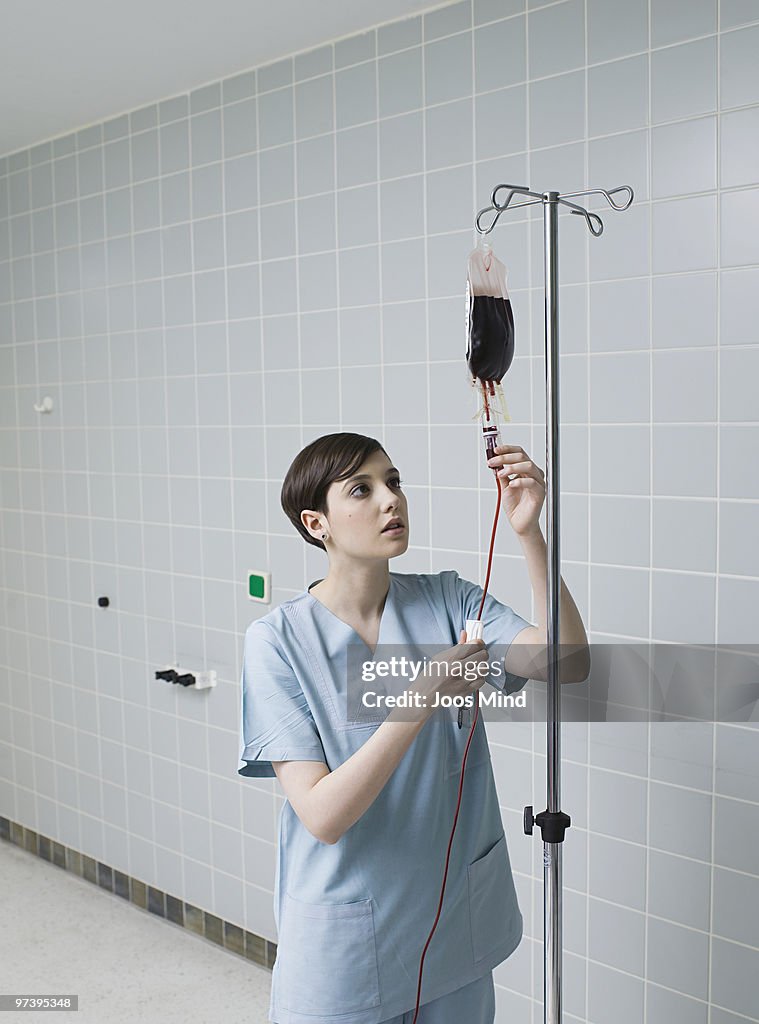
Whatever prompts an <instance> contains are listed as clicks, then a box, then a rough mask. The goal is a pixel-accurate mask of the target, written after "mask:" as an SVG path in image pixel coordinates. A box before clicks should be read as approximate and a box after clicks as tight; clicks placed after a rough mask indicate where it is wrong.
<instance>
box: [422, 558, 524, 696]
mask: <svg viewBox="0 0 759 1024" xmlns="http://www.w3.org/2000/svg"><path fill="white" fill-rule="evenodd" d="M440 575H441V578H442V580H443V587H444V590H445V592H446V601H448V602H450V605H451V606H452V608H453V610H454V621H455V622H460V623H461V628H462V629H463V628H464V626H465V625H466V620H467V619H476V618H477V613H478V611H479V609H480V602H481V601H482V587H481V586H480V585H479V584H478V583H471V582H470V581H469V580H465V579H462V578H461V577H460V576H459V574H458V573H457V572H456V571H455V569H451V570H448V571H446V572H443V573H441V574H440ZM481 621H482V635H483V639H484V640H485V643H486V644H487V647H488V649H490V648H493V647H496V646H498V647H500V646H505V648H506V650H505V651H504V652H503V654H504V656H505V655H506V653H507V651H508V648H509V647H510V646H511V642H512V640H513V639H514V637H515V636H516V635H517V634H518V633H521V631H522V630H523V629H527V628H528V627H530V626H531V625H532V623H531V622H528V621H527V620H526V619H523V618H522V616H521V615H517V613H516V612H515V611H513V610H512V609H511V608H509V606H508V605H505V604H502V603H501V602H500V601H499V600H498V599H497V598H495V597H493V595H492V594H491V593H490V592H488V594H487V597H486V598H485V604H484V605H483V607H482V616H481ZM498 653H499V654H500V651H499V652H498ZM488 682H489V683H490V684H491V685H492V686H494V687H495V688H496V690H500V691H501V692H502V693H516V692H517V690H521V689H522V687H523V686H524V685H525V683H527V682H528V680H527V679H525V678H523V677H522V676H516V675H514V674H513V673H512V672H508V671H506V669H505V667H504V666H503V665H501V671H500V674H495V673H494V672H491V674H490V676H489V677H488Z"/></svg>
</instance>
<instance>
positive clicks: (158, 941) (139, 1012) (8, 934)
mask: <svg viewBox="0 0 759 1024" xmlns="http://www.w3.org/2000/svg"><path fill="white" fill-rule="evenodd" d="M270 990H271V972H270V971H267V970H266V969H265V968H263V967H258V965H257V964H254V963H251V962H250V961H247V960H244V959H243V958H242V957H239V956H236V955H235V954H233V953H229V952H226V951H225V950H223V949H220V948H219V947H218V946H215V945H214V944H213V943H212V942H209V941H208V940H207V939H202V938H200V936H198V935H195V934H194V933H193V932H190V931H187V930H186V929H184V928H180V927H179V926H178V925H175V924H172V923H171V922H169V921H166V920H164V919H162V918H158V917H156V916H155V915H154V914H150V913H148V912H147V911H146V910H141V909H139V908H138V907H135V906H134V905H133V904H130V903H127V902H126V901H125V900H123V899H120V898H119V897H118V896H114V895H113V893H109V892H106V891H105V890H103V889H99V888H98V887H97V886H95V885H93V884H92V883H91V882H87V881H85V880H84V879H83V878H77V876H76V875H73V874H71V872H68V871H63V870H62V869H61V868H58V867H55V865H53V864H50V863H49V862H48V861H46V860H43V859H42V858H40V857H36V856H34V855H33V854H31V853H28V852H27V851H25V850H22V849H20V848H19V847H17V846H14V845H12V844H11V843H8V842H5V841H2V842H0V994H11V993H13V994H22V993H23V994H34V993H39V994H45V995H54V994H67V995H68V994H77V995H78V996H79V1012H78V1013H77V1014H76V1015H75V1016H73V1015H71V1014H65V1012H64V1013H61V1015H60V1016H58V1014H57V1012H56V1013H55V1014H53V1011H49V1010H48V1011H34V1012H33V1011H23V1012H13V1011H11V1012H10V1013H9V1014H8V1018H7V1024H11V1021H13V1020H18V1021H20V1022H23V1024H34V1022H37V1021H39V1022H40V1024H52V1022H53V1021H56V1020H62V1019H63V1020H66V1019H68V1020H72V1017H73V1020H74V1021H76V1024H102V1022H103V1021H106V1020H107V1021H108V1024H127V1022H130V1024H131V1022H133V1021H135V1022H136V1021H140V1022H141V1024H179V1022H180V1021H181V1022H182V1024H227V1022H236V1021H244V1022H245V1024H268V1022H269V1017H268V1010H269V993H270ZM3 1017H5V1014H3ZM4 1024H6V1022H5V1021H4Z"/></svg>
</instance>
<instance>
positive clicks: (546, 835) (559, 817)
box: [524, 805, 571, 843]
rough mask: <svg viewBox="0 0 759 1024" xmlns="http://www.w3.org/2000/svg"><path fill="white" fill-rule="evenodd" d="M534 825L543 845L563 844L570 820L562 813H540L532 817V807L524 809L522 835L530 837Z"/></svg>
mask: <svg viewBox="0 0 759 1024" xmlns="http://www.w3.org/2000/svg"><path fill="white" fill-rule="evenodd" d="M533 824H536V825H537V826H538V827H539V828H540V830H541V834H542V836H543V842H544V843H563V842H564V833H565V832H566V830H567V829H568V828H569V827H570V824H571V818H570V817H569V815H568V814H565V813H564V812H563V811H548V810H546V811H541V812H540V814H536V815H535V817H533V815H532V805H530V806H528V807H525V809H524V834H525V835H526V836H531V835H532V826H533Z"/></svg>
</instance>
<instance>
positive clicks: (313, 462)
mask: <svg viewBox="0 0 759 1024" xmlns="http://www.w3.org/2000/svg"><path fill="white" fill-rule="evenodd" d="M376 451H383V452H385V449H384V448H383V447H382V445H381V444H380V443H379V441H378V440H377V439H376V438H374V437H366V436H365V435H364V434H350V433H345V432H344V433H339V434H325V435H324V436H323V437H317V439H316V440H315V441H312V442H311V444H309V445H306V447H305V448H304V449H303V450H302V451H300V452H298V454H297V455H296V456H295V458H294V459H293V462H292V465H291V466H290V468H289V469H288V471H287V473H286V475H285V479H284V482H283V483H282V492H281V495H280V503H281V505H282V508H283V509H284V512H285V515H286V516H287V518H288V519H289V520H290V522H291V523H292V524H293V526H294V527H295V529H296V530H297V531H298V533H299V534H300V535H301V537H302V538H303V539H304V540H305V542H306V543H307V544H313V545H314V546H315V547H317V548H321V549H322V550H323V551H326V550H327V548H326V545H325V544H324V542H323V541H321V540H319V539H317V538H316V537H312V536H311V534H310V533H309V532H308V530H307V529H306V527H305V526H304V525H303V523H302V522H301V518H300V514H301V512H302V511H303V510H304V509H311V510H312V511H314V512H323V513H324V515H329V512H328V509H327V491H328V490H329V486H330V484H331V483H333V482H334V481H335V480H346V479H347V478H348V477H350V476H353V474H354V473H355V472H356V471H357V469H358V468H359V466H361V465H363V463H364V462H365V461H366V460H367V459H368V458H369V456H370V455H373V454H374V452H376ZM385 455H387V452H385ZM389 457H390V456H388V458H389Z"/></svg>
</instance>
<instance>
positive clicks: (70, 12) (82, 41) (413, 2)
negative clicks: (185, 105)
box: [0, 0, 450, 156]
mask: <svg viewBox="0 0 759 1024" xmlns="http://www.w3.org/2000/svg"><path fill="white" fill-rule="evenodd" d="M447 2H450V0H447ZM441 6H444V4H443V3H441V2H440V0H437V2H435V0H379V2H378V0H213V2H212V3H195V4H193V3H192V2H189V3H188V0H129V2H126V3H125V2H123V0H2V31H0V156H2V155H5V154H8V153H15V152H16V151H17V150H21V149H26V148H28V147H29V146H33V145H36V144H37V143H40V142H44V141H46V140H48V139H51V138H55V137H57V136H59V135H66V134H68V133H69V132H71V131H74V130H76V129H79V128H84V127H86V126H87V125H90V124H97V123H98V122H100V121H104V120H107V119H108V118H111V117H115V116H116V115H118V114H123V113H125V112H126V111H129V110H135V109H137V108H139V107H142V106H144V105H146V104H148V103H152V102H155V101H157V100H162V99H166V98H167V97H169V96H176V95H179V94H180V93H185V92H189V91H190V90H192V89H195V88H197V87H198V86H200V85H204V84H206V83H207V82H214V81H218V80H219V79H220V78H226V77H228V76H229V75H233V74H236V73H237V72H238V71H244V70H246V69H249V68H253V67H256V66H258V65H259V64H268V63H270V62H271V61H274V60H277V59H278V58H280V57H285V56H288V55H290V54H293V53H299V52H301V51H303V50H310V49H312V48H313V47H315V46H319V45H320V44H322V43H325V42H329V41H332V40H335V39H339V38H342V37H343V36H348V35H352V34H353V33H356V32H361V31H364V30H366V29H368V28H372V27H374V26H375V25H379V24H384V23H385V22H388V21H394V20H396V19H398V18H403V17H407V16H409V15H412V14H416V13H418V12H419V11H422V10H429V9H430V8H433V7H441Z"/></svg>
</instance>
